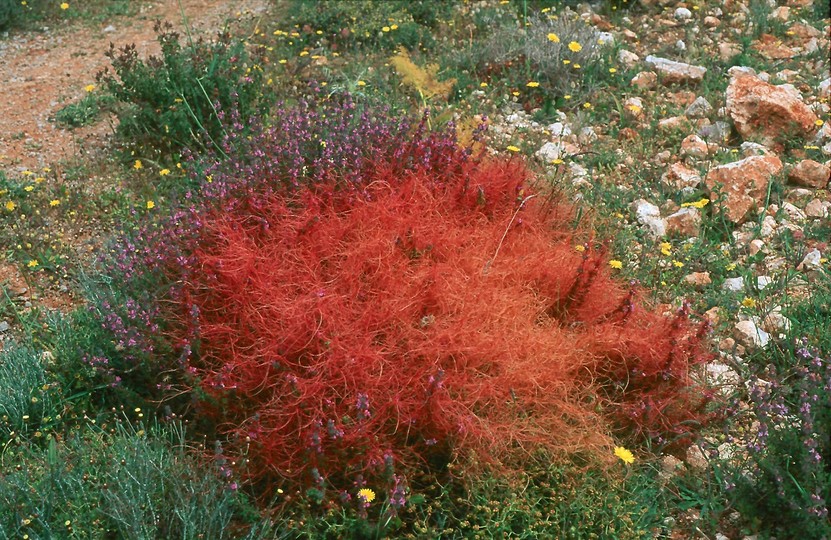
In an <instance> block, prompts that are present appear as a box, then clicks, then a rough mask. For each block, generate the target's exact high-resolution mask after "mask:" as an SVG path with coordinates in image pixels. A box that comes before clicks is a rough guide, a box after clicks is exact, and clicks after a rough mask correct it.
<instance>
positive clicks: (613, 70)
mask: <svg viewBox="0 0 831 540" xmlns="http://www.w3.org/2000/svg"><path fill="white" fill-rule="evenodd" d="M609 73H617V69H615V68H609Z"/></svg>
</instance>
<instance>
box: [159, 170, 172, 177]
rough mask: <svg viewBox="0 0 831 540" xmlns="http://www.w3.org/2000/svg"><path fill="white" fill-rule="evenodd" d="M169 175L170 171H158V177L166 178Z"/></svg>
mask: <svg viewBox="0 0 831 540" xmlns="http://www.w3.org/2000/svg"><path fill="white" fill-rule="evenodd" d="M168 174H170V169H162V170H160V171H159V176H167V175H168Z"/></svg>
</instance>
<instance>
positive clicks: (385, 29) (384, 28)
mask: <svg viewBox="0 0 831 540" xmlns="http://www.w3.org/2000/svg"><path fill="white" fill-rule="evenodd" d="M381 31H382V32H389V31H390V27H389V26H385V27H383V28H381Z"/></svg>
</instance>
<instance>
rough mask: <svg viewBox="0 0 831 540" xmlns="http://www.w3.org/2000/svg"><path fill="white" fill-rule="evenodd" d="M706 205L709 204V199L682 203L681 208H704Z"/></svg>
mask: <svg viewBox="0 0 831 540" xmlns="http://www.w3.org/2000/svg"><path fill="white" fill-rule="evenodd" d="M708 204H710V199H708V198H706V197H704V198H703V199H700V200H697V201H694V202H686V203H683V204H682V205H681V206H682V207H684V208H687V207H689V206H692V207H693V208H704V207H705V206H707V205H708Z"/></svg>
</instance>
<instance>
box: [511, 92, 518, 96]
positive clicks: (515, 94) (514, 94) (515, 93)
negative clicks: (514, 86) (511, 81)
mask: <svg viewBox="0 0 831 540" xmlns="http://www.w3.org/2000/svg"><path fill="white" fill-rule="evenodd" d="M511 95H512V96H514V97H517V96H519V92H517V91H513V92H511Z"/></svg>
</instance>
